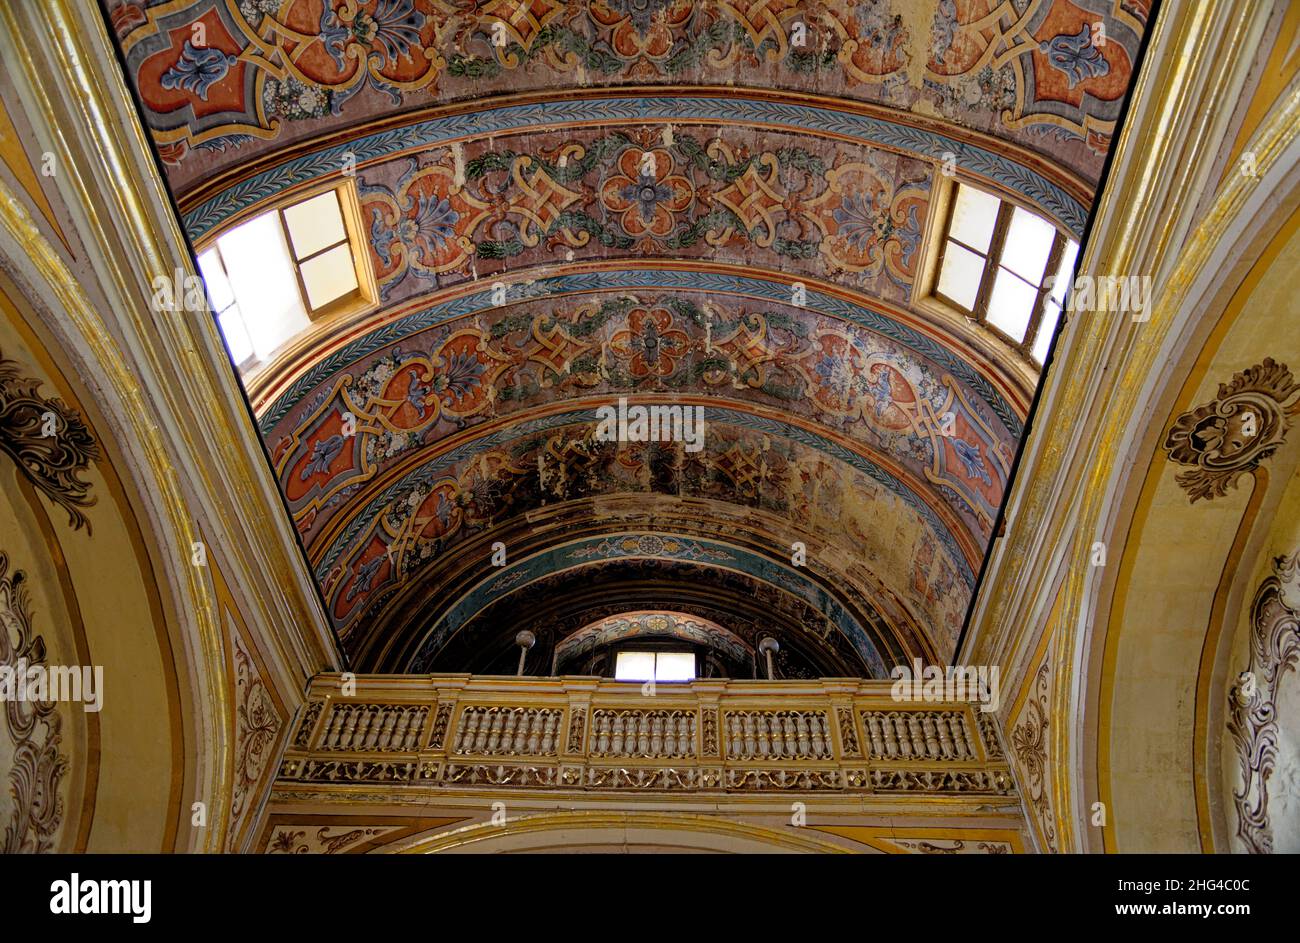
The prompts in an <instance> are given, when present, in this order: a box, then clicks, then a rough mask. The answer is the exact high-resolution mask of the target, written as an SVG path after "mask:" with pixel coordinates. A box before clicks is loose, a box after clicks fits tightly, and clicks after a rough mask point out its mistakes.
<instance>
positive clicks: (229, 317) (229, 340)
mask: <svg viewBox="0 0 1300 943" xmlns="http://www.w3.org/2000/svg"><path fill="white" fill-rule="evenodd" d="M217 323H218V324H220V325H221V333H222V335H223V336H224V337H225V338H226V346H227V347H229V348H230V357H231V359H232V360H234V361H235V366H236V367H238V366H239V365H240V364H242V363H243V362H244V361H246V360H248V359H249V358H250V357H252V356H253V342H252V341H251V340H249V338H248V328H246V327H245V326H244V318H243V315H241V314H240V313H239V306H238V305H231V306H230V307H229V308H227V309H226V310H225V311H223V312H221V314H219V315H217Z"/></svg>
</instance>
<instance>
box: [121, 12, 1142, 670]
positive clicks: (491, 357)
mask: <svg viewBox="0 0 1300 943" xmlns="http://www.w3.org/2000/svg"><path fill="white" fill-rule="evenodd" d="M104 3H105V7H106V11H107V14H108V17H109V21H110V23H111V24H112V28H113V30H114V32H115V34H116V36H117V39H118V42H119V44H120V47H121V49H122V53H123V60H124V62H125V63H126V65H127V69H128V73H129V79H130V81H131V82H132V84H133V85H134V86H135V88H136V91H137V94H138V98H139V101H140V104H141V112H142V118H143V120H144V123H145V125H146V127H147V128H148V130H149V132H150V133H151V134H152V135H153V138H154V140H155V143H156V145H157V148H158V152H159V155H160V157H161V158H162V161H163V164H164V167H165V170H166V173H167V177H168V182H169V184H170V186H171V188H172V190H173V192H174V195H175V196H176V199H177V204H178V206H179V209H180V213H181V217H182V221H183V223H184V225H185V228H186V230H187V231H188V233H189V235H190V237H191V238H192V239H193V240H194V241H195V242H197V243H202V242H203V240H205V239H207V238H210V237H211V236H212V235H213V234H215V233H217V232H219V231H221V230H222V229H223V228H224V227H227V226H229V225H231V224H232V223H234V222H236V221H238V220H241V219H244V218H247V217H249V216H250V215H252V214H255V213H258V212H261V211H262V210H264V209H266V208H267V207H269V206H272V205H274V204H275V203H276V202H277V201H279V200H282V199H283V198H285V197H287V196H290V195H292V194H294V193H296V192H299V191H303V190H306V189H308V188H310V187H313V186H315V185H318V184H320V183H321V182H322V181H326V180H331V179H339V178H341V177H342V176H343V175H351V176H355V184H356V190H357V194H358V199H359V202H360V208H361V216H362V218H363V220H364V223H365V226H366V227H367V228H368V242H369V245H368V250H367V251H368V253H369V256H370V264H371V266H372V267H373V269H374V272H375V276H376V281H377V284H378V287H379V292H380V305H379V307H378V309H377V310H374V311H371V312H368V313H367V314H365V315H364V316H363V317H361V318H359V319H356V320H354V321H350V322H348V323H346V324H343V325H338V324H335V325H331V326H330V327H329V329H328V330H321V331H319V332H317V334H315V335H313V338H312V343H310V344H306V345H297V346H296V347H295V349H294V352H293V353H292V354H291V355H290V356H287V357H285V358H283V360H282V362H279V363H276V364H275V365H274V369H273V370H271V371H270V375H269V376H264V377H259V379H258V382H257V385H256V388H252V389H250V391H249V392H250V397H251V399H252V402H253V406H254V409H255V412H256V414H257V418H258V422H259V425H260V428H261V432H262V434H263V437H264V439H265V441H266V444H267V447H268V450H269V452H270V454H271V456H272V461H273V463H274V466H275V470H276V473H277V475H278V477H279V480H280V482H281V487H282V490H283V492H284V495H285V498H286V501H287V504H288V507H289V510H290V512H291V513H292V515H293V517H294V521H295V523H296V524H297V527H298V530H299V532H300V533H301V535H302V538H303V543H304V546H305V549H306V554H307V558H308V562H309V564H310V566H311V568H312V570H313V572H314V573H315V575H316V578H317V580H318V582H319V584H320V587H321V590H322V594H323V596H324V599H325V601H326V605H327V608H328V612H329V615H330V618H331V620H332V621H333V624H334V628H335V630H336V631H337V633H338V635H339V638H340V640H341V643H342V645H343V648H344V650H345V651H346V652H347V653H348V654H349V656H350V657H351V659H352V662H353V664H354V666H356V667H358V668H360V669H362V670H390V671H400V670H417V671H430V670H433V671H459V670H471V669H472V670H487V668H488V667H490V666H492V665H497V664H498V663H500V661H501V659H502V658H503V657H505V656H508V655H509V651H510V648H509V646H510V638H511V637H512V636H513V632H514V631H515V630H516V629H518V628H525V627H527V628H530V629H532V630H534V631H535V632H537V633H539V636H544V637H543V639H542V640H543V649H546V650H549V651H553V650H555V649H556V648H557V647H558V646H559V645H560V644H561V642H562V641H563V640H564V639H565V638H567V637H568V635H567V634H566V633H572V632H577V631H579V630H581V629H583V628H584V627H587V626H590V625H593V624H595V623H597V622H599V621H600V620H602V619H607V618H611V617H614V616H617V615H619V614H620V613H627V612H631V611H652V610H668V611H673V612H677V613H680V614H682V615H683V616H684V617H692V616H693V617H695V618H698V619H702V620H705V621H707V622H710V623H714V624H716V625H718V626H720V627H722V628H723V629H724V630H726V631H728V632H731V633H733V634H734V635H735V636H737V637H738V638H741V639H743V640H744V644H748V645H750V646H751V647H752V646H753V645H754V644H755V642H756V637H757V636H758V634H759V633H760V632H761V631H762V625H763V624H764V622H765V621H766V622H767V623H769V624H770V627H771V633H772V634H774V635H776V636H777V637H778V638H779V639H781V641H782V645H783V651H787V650H788V651H789V652H791V653H792V654H791V655H790V656H789V657H788V659H787V664H788V666H789V668H790V671H791V673H792V674H798V673H801V672H803V673H807V672H810V671H811V672H821V673H827V674H834V673H840V674H860V675H867V676H876V677H880V676H884V675H885V674H887V672H888V668H889V667H890V666H891V665H893V664H895V663H897V662H900V661H904V660H908V659H910V658H912V657H922V658H926V659H931V660H947V659H949V658H950V657H951V656H952V654H953V652H954V650H955V646H956V642H957V638H958V635H959V633H960V631H961V622H962V619H963V617H964V614H965V611H966V608H967V605H968V603H969V601H970V598H971V595H972V593H973V592H974V591H975V583H976V575H977V573H978V572H979V569H980V563H981V559H982V557H983V554H984V551H985V548H986V546H987V543H988V541H989V539H990V537H991V533H992V528H993V525H994V521H995V519H996V516H997V512H998V507H999V505H1000V503H1001V501H1002V497H1003V495H1004V494H1005V493H1006V490H1007V485H1008V475H1009V472H1010V468H1011V466H1012V461H1013V457H1014V454H1015V451H1016V449H1017V446H1018V443H1019V440H1020V437H1021V435H1022V432H1023V428H1024V420H1025V416H1026V413H1027V410H1028V405H1029V402H1030V400H1031V398H1032V393H1033V390H1032V385H1031V383H1032V381H1031V380H1030V379H1029V378H1028V374H1027V372H1026V370H1024V369H1023V366H1022V365H1019V364H1017V363H1016V362H1014V359H1013V358H1011V357H1009V356H1008V355H1007V354H1006V352H1005V351H1003V350H1000V349H999V348H998V347H997V345H993V344H984V343H976V342H973V341H972V340H971V332H970V330H969V329H968V328H967V327H966V326H965V325H961V324H956V323H952V322H950V321H947V320H945V319H944V318H941V317H937V316H936V315H935V314H934V313H933V312H931V311H928V310H927V309H925V308H924V306H922V305H919V304H918V300H919V299H918V298H917V297H915V295H916V294H917V292H916V285H917V282H918V278H919V274H920V273H919V265H920V263H921V260H922V259H923V257H924V246H923V240H924V239H925V237H926V234H927V232H928V231H929V230H930V227H931V225H932V223H933V220H934V217H935V215H936V213H937V209H936V205H935V194H936V192H937V189H938V187H939V185H940V183H941V182H942V180H941V175H944V174H951V173H956V174H958V175H960V176H962V177H963V178H965V179H970V180H973V181H976V182H978V183H979V184H980V185H981V186H984V187H987V188H990V189H992V190H995V191H997V192H1000V193H1003V194H1005V195H1007V196H1008V198H1011V199H1013V200H1015V201H1017V202H1021V203H1024V204H1026V205H1029V206H1031V207H1033V208H1035V209H1036V211H1037V212H1039V213H1041V214H1042V215H1044V216H1045V217H1047V218H1049V219H1051V220H1052V221H1054V222H1055V223H1056V224H1057V226H1059V227H1060V228H1061V229H1063V230H1065V231H1067V232H1069V233H1071V234H1072V235H1073V236H1074V237H1075V238H1076V239H1077V238H1079V237H1080V235H1081V234H1082V232H1083V229H1084V225H1085V223H1086V220H1087V216H1088V213H1089V211H1090V208H1091V206H1092V203H1093V199H1094V195H1095V189H1096V186H1097V184H1098V179H1099V176H1100V173H1101V168H1102V166H1103V163H1104V160H1105V157H1106V153H1107V150H1108V148H1109V146H1110V143H1111V140H1112V137H1113V135H1114V132H1115V125H1116V122H1117V120H1118V118H1119V114H1120V110H1121V107H1122V104H1123V99H1124V96H1125V94H1126V92H1127V89H1128V88H1129V85H1130V83H1131V79H1132V70H1133V63H1134V61H1135V60H1136V57H1137V51H1138V47H1139V44H1140V39H1141V35H1142V33H1143V31H1144V30H1145V28H1146V19H1147V15H1148V11H1147V5H1146V3H1145V2H1140V0H1078V2H1069V0H1001V2H998V0H915V2H913V0H874V2H856V3H852V2H837V3H831V2H802V0H707V2H706V0H701V2H694V3H692V2H687V0H593V2H576V0H575V2H558V0H480V2H468V0H465V2H454V0H166V2H138V0H104ZM200 27H201V29H200ZM195 36H202V38H203V43H202V44H200V45H196V44H195V42H194V38H195ZM647 168H650V169H649V170H648V171H647ZM619 397H627V399H628V402H630V403H634V404H645V405H649V404H664V405H667V404H676V405H687V406H700V407H702V408H703V410H704V417H705V419H706V423H707V427H706V432H705V437H704V447H703V448H702V449H701V450H699V451H694V450H689V449H687V448H686V447H685V445H684V444H683V443H681V442H676V443H671V442H665V443H635V442H622V443H619V442H604V441H600V440H599V439H598V438H597V436H596V434H595V433H596V426H597V414H596V410H597V409H598V408H599V407H601V406H604V405H608V404H611V403H613V402H614V401H616V400H617V399H618V398H619ZM349 421H351V423H352V424H354V425H355V431H353V429H352V428H351V427H349V428H347V429H345V428H344V427H345V424H346V423H349ZM501 551H504V553H502V552H501ZM503 653H504V655H503Z"/></svg>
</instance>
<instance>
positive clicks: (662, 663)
mask: <svg viewBox="0 0 1300 943" xmlns="http://www.w3.org/2000/svg"><path fill="white" fill-rule="evenodd" d="M694 678H695V655H694V654H693V653H692V652H657V653H656V654H655V680H656V681H691V680H693V679H694Z"/></svg>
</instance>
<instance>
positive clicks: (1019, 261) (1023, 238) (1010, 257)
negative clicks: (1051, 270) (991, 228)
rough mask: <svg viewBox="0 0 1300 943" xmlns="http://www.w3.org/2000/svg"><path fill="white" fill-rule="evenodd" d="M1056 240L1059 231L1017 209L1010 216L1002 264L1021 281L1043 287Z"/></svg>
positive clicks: (1044, 221)
mask: <svg viewBox="0 0 1300 943" xmlns="http://www.w3.org/2000/svg"><path fill="white" fill-rule="evenodd" d="M1055 238H1056V227H1054V226H1053V225H1052V224H1051V223H1049V222H1047V220H1045V219H1039V218H1038V217H1037V216H1035V215H1034V214H1033V213H1030V212H1027V211H1026V210H1022V209H1021V208H1020V207H1018V206H1017V207H1016V208H1015V211H1014V212H1013V213H1012V214H1011V225H1010V226H1009V227H1008V228H1007V241H1006V243H1005V245H1003V247H1002V259H1001V262H1002V264H1003V265H1005V266H1006V267H1007V268H1009V269H1011V271H1013V272H1015V273H1016V274H1017V275H1019V276H1021V277H1022V278H1027V279H1029V281H1031V282H1033V283H1034V284H1035V285H1041V284H1042V282H1043V269H1044V268H1045V267H1046V266H1047V257H1048V256H1049V255H1051V252H1052V241H1053V240H1054V239H1055Z"/></svg>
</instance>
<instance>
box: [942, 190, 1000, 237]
mask: <svg viewBox="0 0 1300 943" xmlns="http://www.w3.org/2000/svg"><path fill="white" fill-rule="evenodd" d="M1001 204H1002V201H1001V200H999V199H998V198H997V197H995V196H994V195H993V194H991V193H985V192H984V191H983V190H976V189H975V188H974V187H968V186H966V185H965V184H960V185H958V187H957V202H956V204H955V205H954V206H953V208H952V226H951V227H950V228H949V230H948V235H950V236H952V237H953V238H955V239H960V240H961V241H962V242H964V243H966V245H968V246H970V247H971V248H972V249H978V250H980V251H981V252H988V251H989V240H990V239H992V238H993V224H994V223H996V222H997V220H998V207H999V206H1000V205H1001Z"/></svg>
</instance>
